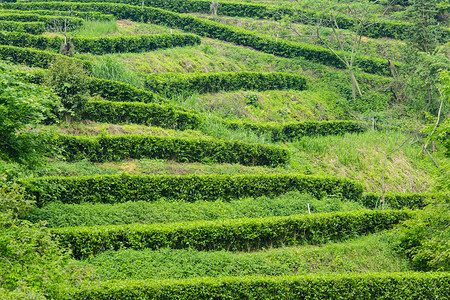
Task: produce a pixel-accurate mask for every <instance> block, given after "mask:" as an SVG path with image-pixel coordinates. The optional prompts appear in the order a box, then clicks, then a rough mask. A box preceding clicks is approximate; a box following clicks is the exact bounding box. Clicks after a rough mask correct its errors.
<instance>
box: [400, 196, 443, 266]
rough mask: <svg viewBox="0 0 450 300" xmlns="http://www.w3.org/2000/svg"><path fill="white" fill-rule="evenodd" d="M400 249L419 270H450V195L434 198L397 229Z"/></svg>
mask: <svg viewBox="0 0 450 300" xmlns="http://www.w3.org/2000/svg"><path fill="white" fill-rule="evenodd" d="M396 237H398V239H399V244H398V248H399V250H400V252H401V253H403V254H405V255H406V256H407V257H408V258H409V259H410V260H411V264H412V266H413V268H414V269H416V270H419V271H445V272H449V271H450V252H449V249H450V197H448V196H447V197H445V198H441V199H435V200H433V201H431V203H429V204H428V205H427V206H426V207H425V208H424V209H423V210H422V211H419V212H418V213H417V214H416V216H415V218H414V219H411V220H408V221H407V222H404V223H403V224H401V226H400V227H398V228H397V231H396Z"/></svg>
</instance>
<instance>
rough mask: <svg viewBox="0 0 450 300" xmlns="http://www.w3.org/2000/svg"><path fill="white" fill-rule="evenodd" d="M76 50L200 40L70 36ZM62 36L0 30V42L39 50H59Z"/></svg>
mask: <svg viewBox="0 0 450 300" xmlns="http://www.w3.org/2000/svg"><path fill="white" fill-rule="evenodd" d="M0 24H1V23H0ZM70 41H71V42H72V43H73V44H74V46H75V51H77V52H80V53H84V52H88V53H92V54H96V55H102V54H107V53H119V52H143V51H150V50H155V49H160V48H170V47H177V46H192V45H197V44H200V38H199V37H198V36H194V35H191V34H154V35H133V36H114V37H97V38H86V37H72V38H71V39H70ZM63 42H64V38H62V37H47V36H35V35H30V34H26V33H17V32H14V33H8V32H4V33H1V37H0V43H1V44H2V45H10V46H17V47H30V48H36V49H40V50H59V48H60V46H61V44H62V43H63Z"/></svg>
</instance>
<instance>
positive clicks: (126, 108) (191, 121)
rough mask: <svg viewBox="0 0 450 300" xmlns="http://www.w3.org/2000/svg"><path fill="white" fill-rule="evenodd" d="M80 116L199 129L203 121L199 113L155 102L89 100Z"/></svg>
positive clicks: (108, 120)
mask: <svg viewBox="0 0 450 300" xmlns="http://www.w3.org/2000/svg"><path fill="white" fill-rule="evenodd" d="M80 117H81V118H82V119H84V120H91V121H94V122H103V123H115V124H117V123H134V124H144V125H153V126H159V127H163V128H171V129H178V130H186V129H197V128H198V127H200V124H201V123H202V118H201V117H200V115H199V114H197V113H193V112H187V111H182V110H178V109H177V108H176V107H175V106H172V105H160V104H154V103H150V104H146V103H128V102H111V101H89V102H88V103H87V105H86V107H85V108H84V109H83V111H82V112H81V113H80Z"/></svg>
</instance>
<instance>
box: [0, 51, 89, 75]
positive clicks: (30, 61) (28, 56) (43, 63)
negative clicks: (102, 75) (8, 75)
mask: <svg viewBox="0 0 450 300" xmlns="http://www.w3.org/2000/svg"><path fill="white" fill-rule="evenodd" d="M57 57H64V58H65V59H74V58H71V57H67V56H63V55H60V54H57V53H52V52H48V51H42V50H35V49H31V48H21V47H14V46H3V45H0V59H1V60H6V61H10V62H12V63H15V64H23V65H26V66H29V67H39V68H44V69H46V68H48V67H49V66H50V64H51V63H52V62H53V61H54V60H55V59H56V58H57ZM75 60H76V61H78V62H79V63H80V64H82V65H83V67H84V68H85V69H86V70H92V63H91V62H90V61H86V60H80V59H75Z"/></svg>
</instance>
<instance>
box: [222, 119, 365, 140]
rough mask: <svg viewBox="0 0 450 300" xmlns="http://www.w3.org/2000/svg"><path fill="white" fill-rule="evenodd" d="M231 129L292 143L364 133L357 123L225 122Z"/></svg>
mask: <svg viewBox="0 0 450 300" xmlns="http://www.w3.org/2000/svg"><path fill="white" fill-rule="evenodd" d="M224 123H225V124H227V125H228V126H229V127H230V128H234V129H239V128H244V129H249V130H251V131H253V132H255V133H257V134H269V135H270V136H271V139H272V141H275V142H277V141H292V140H295V139H298V138H301V137H303V136H315V135H337V134H345V133H359V132H363V131H364V127H363V126H362V124H361V123H360V122H356V121H340V120H338V121H305V122H291V123H284V124H279V123H256V122H248V121H228V120H224Z"/></svg>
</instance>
